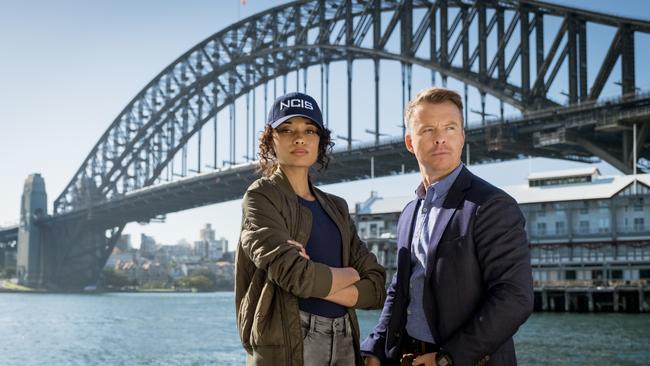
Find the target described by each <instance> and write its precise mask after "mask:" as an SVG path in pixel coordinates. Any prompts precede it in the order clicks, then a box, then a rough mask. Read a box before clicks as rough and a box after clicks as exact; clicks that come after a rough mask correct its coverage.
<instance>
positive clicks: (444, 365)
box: [436, 350, 454, 366]
mask: <svg viewBox="0 0 650 366" xmlns="http://www.w3.org/2000/svg"><path fill="white" fill-rule="evenodd" d="M436 365H438V366H453V365H454V362H453V361H452V360H451V356H450V355H449V353H447V352H445V351H442V350H441V351H438V352H437V353H436Z"/></svg>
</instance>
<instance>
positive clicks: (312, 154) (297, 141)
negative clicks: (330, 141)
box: [273, 117, 320, 168]
mask: <svg viewBox="0 0 650 366" xmlns="http://www.w3.org/2000/svg"><path fill="white" fill-rule="evenodd" d="M319 142H320V136H318V126H317V125H316V124H315V123H314V122H312V121H311V120H309V119H307V118H304V117H293V118H290V119H289V120H287V121H286V122H284V123H282V124H281V125H279V126H278V127H276V128H275V130H274V131H273V147H274V149H275V156H276V158H277V161H278V164H280V166H282V167H302V168H309V167H310V166H312V165H313V164H314V163H315V162H316V160H317V159H318V143H319Z"/></svg>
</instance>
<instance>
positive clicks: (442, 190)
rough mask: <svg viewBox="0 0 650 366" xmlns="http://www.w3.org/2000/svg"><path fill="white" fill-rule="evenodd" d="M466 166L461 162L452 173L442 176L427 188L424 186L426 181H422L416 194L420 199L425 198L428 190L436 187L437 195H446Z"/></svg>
mask: <svg viewBox="0 0 650 366" xmlns="http://www.w3.org/2000/svg"><path fill="white" fill-rule="evenodd" d="M464 166H465V165H464V164H463V163H462V162H461V163H460V164H458V166H457V167H456V169H454V170H452V171H451V173H449V174H447V176H446V177H444V178H442V179H441V180H439V181H436V182H433V183H431V185H429V187H427V188H426V189H425V188H424V182H420V184H419V185H418V187H417V188H416V189H415V195H416V196H417V197H418V198H419V199H424V198H425V197H426V195H427V191H428V190H430V189H432V188H434V187H435V192H436V197H438V198H440V197H444V196H446V195H447V192H449V189H450V188H451V185H452V184H454V181H455V180H456V178H457V177H458V174H460V171H461V170H462V169H463V167H464Z"/></svg>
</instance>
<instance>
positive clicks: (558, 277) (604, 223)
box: [354, 167, 650, 311]
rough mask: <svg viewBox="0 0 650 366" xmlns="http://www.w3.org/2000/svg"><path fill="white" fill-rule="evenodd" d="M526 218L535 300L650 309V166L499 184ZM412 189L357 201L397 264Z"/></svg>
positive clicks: (363, 231) (379, 250)
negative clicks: (642, 170)
mask: <svg viewBox="0 0 650 366" xmlns="http://www.w3.org/2000/svg"><path fill="white" fill-rule="evenodd" d="M501 188H502V189H503V190H505V191H506V192H507V193H508V194H510V195H511V196H513V197H514V198H515V200H517V202H518V203H519V205H520V208H521V210H522V212H523V214H524V216H525V218H526V231H527V233H528V238H529V241H530V245H531V265H532V267H533V280H534V284H535V289H536V306H537V307H538V308H539V309H542V310H585V311H587V310H589V311H593V310H615V311H623V310H626V311H650V308H649V305H648V304H650V298H649V297H648V293H649V292H650V288H648V283H649V282H650V174H641V175H636V176H634V175H618V176H602V175H601V174H600V172H599V171H598V169H596V168H592V167H588V168H579V169H570V170H562V171H554V172H543V173H533V174H530V176H529V177H528V181H527V182H526V183H524V184H521V185H515V186H506V187H501ZM412 197H413V196H412V195H411V196H403V197H392V198H391V197H387V198H383V197H379V196H378V195H377V194H376V193H375V192H372V193H371V194H370V197H369V198H368V199H367V200H366V201H364V202H361V203H358V204H356V205H355V208H354V211H355V213H354V216H355V220H356V222H357V230H358V233H359V236H360V237H361V238H362V239H363V240H364V241H365V242H366V243H367V244H368V246H369V248H370V250H371V251H372V252H373V253H375V255H377V258H378V259H379V261H380V262H381V263H382V264H383V265H384V266H385V267H386V268H387V271H388V273H387V274H388V277H387V278H388V280H390V279H391V278H392V275H393V273H394V271H395V245H396V241H395V232H396V226H397V220H398V218H399V214H400V212H401V210H402V208H403V207H404V206H405V205H406V203H407V202H409V201H410V200H411V199H412Z"/></svg>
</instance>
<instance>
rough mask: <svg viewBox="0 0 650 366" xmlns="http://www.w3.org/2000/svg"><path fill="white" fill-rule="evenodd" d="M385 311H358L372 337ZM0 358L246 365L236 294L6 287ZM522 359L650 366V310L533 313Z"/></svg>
mask: <svg viewBox="0 0 650 366" xmlns="http://www.w3.org/2000/svg"><path fill="white" fill-rule="evenodd" d="M378 316H379V312H378V311H362V312H359V318H360V323H361V324H360V325H361V333H362V334H363V335H364V336H365V335H366V334H367V333H368V332H369V331H370V330H371V329H372V327H373V325H374V323H375V322H376V320H377V317H378ZM0 340H1V341H0V365H27V366H31V365H48V366H59V365H61V366H63V365H66V366H67V365H80V366H81V365H84V366H85V365H197V366H198V365H243V364H244V359H245V358H244V352H243V350H242V348H241V346H240V344H239V339H238V337H237V332H236V328H235V316H234V300H233V293H232V292H225V293H224V292H222V293H204V294H191V293H115V294H92V295H59V294H0ZM515 343H516V347H517V354H518V358H519V363H520V365H567V366H568V365H596V364H606V365H621V366H628V365H650V314H602V313H601V314H575V313H535V314H533V316H532V317H531V318H530V319H529V321H528V322H527V323H526V324H525V325H524V326H523V327H522V328H521V329H520V330H519V332H518V333H517V335H516V336H515Z"/></svg>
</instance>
